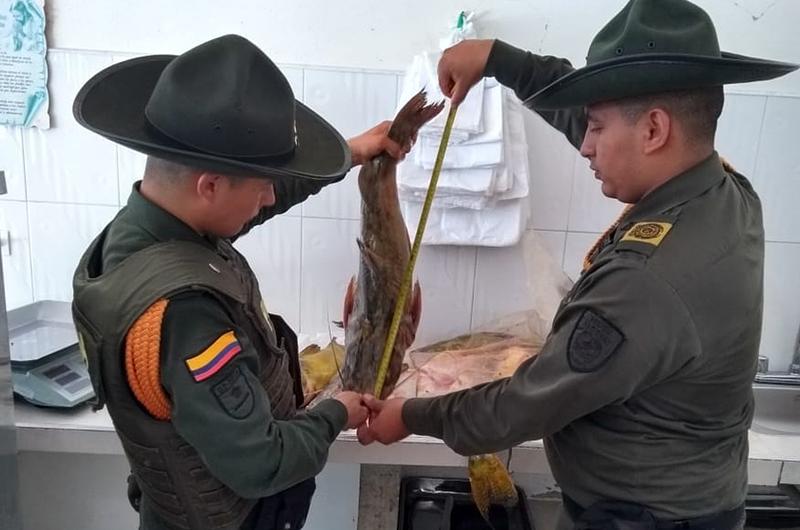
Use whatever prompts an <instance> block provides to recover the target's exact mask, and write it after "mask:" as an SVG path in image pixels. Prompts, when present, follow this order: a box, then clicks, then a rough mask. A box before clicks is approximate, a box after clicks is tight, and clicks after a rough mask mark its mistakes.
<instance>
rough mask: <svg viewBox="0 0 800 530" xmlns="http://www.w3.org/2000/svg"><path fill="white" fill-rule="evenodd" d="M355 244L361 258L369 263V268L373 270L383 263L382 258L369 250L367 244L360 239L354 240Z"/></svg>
mask: <svg viewBox="0 0 800 530" xmlns="http://www.w3.org/2000/svg"><path fill="white" fill-rule="evenodd" d="M356 243H357V244H358V250H360V251H361V256H362V257H363V258H364V259H365V260H366V261H367V263H369V266H370V268H372V269H375V268H377V267H379V266H380V265H381V263H382V262H383V261H384V259H383V258H382V257H380V256H379V255H378V254H376V253H375V251H373V250H372V249H371V248H369V247H368V246H367V244H366V243H364V242H363V241H361V240H360V239H356Z"/></svg>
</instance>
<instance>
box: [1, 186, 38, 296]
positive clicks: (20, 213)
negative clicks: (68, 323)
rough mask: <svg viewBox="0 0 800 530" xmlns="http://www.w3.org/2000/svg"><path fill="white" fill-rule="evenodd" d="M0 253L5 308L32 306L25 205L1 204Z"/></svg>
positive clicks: (28, 239)
mask: <svg viewBox="0 0 800 530" xmlns="http://www.w3.org/2000/svg"><path fill="white" fill-rule="evenodd" d="M0 250H1V251H2V258H3V279H4V280H3V281H5V286H6V308H7V309H14V308H15V307H19V306H21V305H25V304H29V303H31V302H33V284H32V282H31V248H30V238H29V237H28V208H27V205H26V204H25V203H24V202H17V201H2V202H0ZM0 310H2V309H1V308H0Z"/></svg>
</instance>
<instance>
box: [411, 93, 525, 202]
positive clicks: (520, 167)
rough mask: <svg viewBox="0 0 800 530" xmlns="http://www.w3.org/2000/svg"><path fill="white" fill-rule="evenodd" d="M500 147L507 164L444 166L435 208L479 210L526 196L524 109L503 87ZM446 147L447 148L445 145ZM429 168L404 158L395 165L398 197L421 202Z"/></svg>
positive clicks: (427, 180) (424, 192) (427, 182)
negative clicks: (481, 166)
mask: <svg viewBox="0 0 800 530" xmlns="http://www.w3.org/2000/svg"><path fill="white" fill-rule="evenodd" d="M505 98H506V99H505V109H506V110H505V112H504V114H505V115H506V116H507V119H505V120H504V123H505V124H506V128H507V129H508V130H507V132H506V133H505V142H504V148H505V152H506V157H507V160H508V163H507V164H502V165H499V166H496V167H494V168H466V169H444V170H442V172H441V174H440V175H439V184H438V186H437V189H436V199H435V202H434V204H435V205H436V206H437V207H459V208H472V209H481V208H485V207H486V206H488V205H493V204H495V203H496V202H497V201H500V200H508V199H517V198H521V197H525V196H527V195H528V192H529V186H528V180H529V174H530V172H529V167H528V145H527V139H526V135H525V124H524V120H523V116H522V112H524V110H523V108H522V106H521V105H520V103H519V102H518V101H517V100H516V98H515V96H514V95H513V94H512V93H511V92H510V91H509V90H507V89H505ZM448 149H449V148H448ZM431 173H432V170H430V169H424V168H421V167H419V166H417V165H416V164H414V163H413V162H412V161H411V160H409V159H407V160H406V161H405V162H403V163H402V164H400V166H399V168H398V189H399V191H400V198H401V199H402V200H408V201H415V202H422V201H424V199H425V195H426V193H427V189H428V184H429V182H430V177H431Z"/></svg>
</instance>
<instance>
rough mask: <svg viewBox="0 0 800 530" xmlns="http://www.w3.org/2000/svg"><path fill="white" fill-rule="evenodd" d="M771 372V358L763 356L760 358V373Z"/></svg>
mask: <svg viewBox="0 0 800 530" xmlns="http://www.w3.org/2000/svg"><path fill="white" fill-rule="evenodd" d="M767 372H769V357H764V356H763V355H759V356H758V373H759V374H764V373H767Z"/></svg>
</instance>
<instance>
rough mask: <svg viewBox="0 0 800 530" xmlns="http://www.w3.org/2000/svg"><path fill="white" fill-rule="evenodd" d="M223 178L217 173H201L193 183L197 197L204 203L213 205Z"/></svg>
mask: <svg viewBox="0 0 800 530" xmlns="http://www.w3.org/2000/svg"><path fill="white" fill-rule="evenodd" d="M223 180H224V179H223V177H222V175H220V174H218V173H211V172H209V171H203V172H202V173H200V176H199V177H198V178H197V182H196V183H195V191H196V193H197V196H198V197H200V198H201V199H203V200H204V201H206V202H210V203H213V202H215V200H216V197H217V196H218V195H219V191H220V186H221V185H222V184H223V182H222V181H223Z"/></svg>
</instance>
